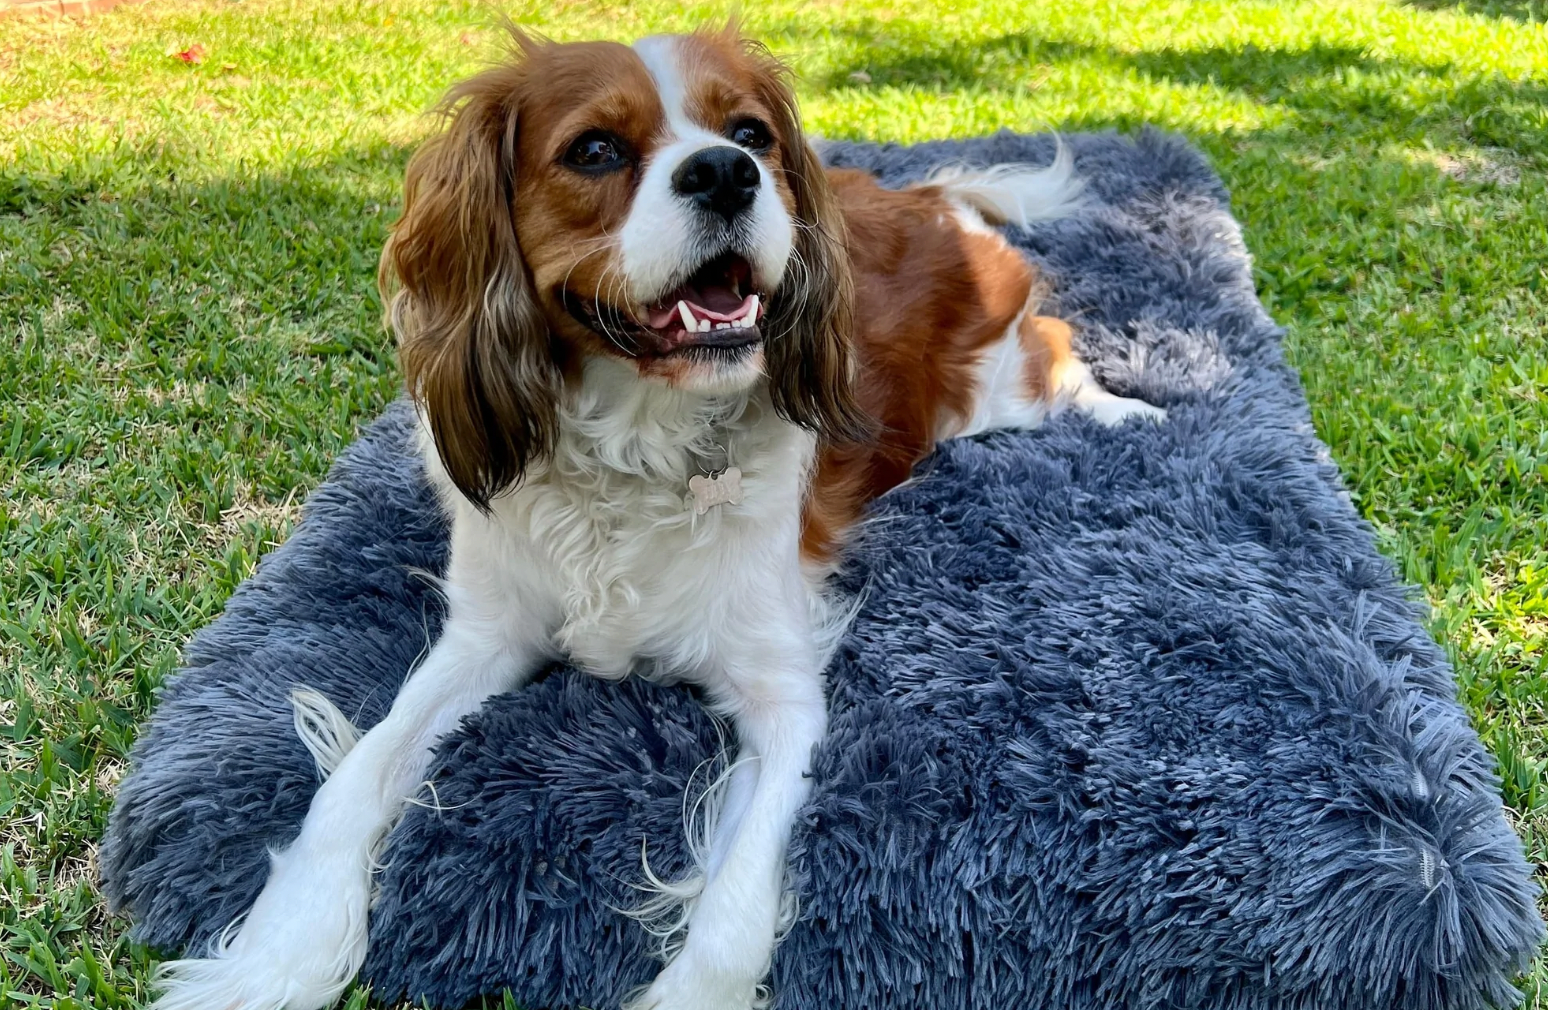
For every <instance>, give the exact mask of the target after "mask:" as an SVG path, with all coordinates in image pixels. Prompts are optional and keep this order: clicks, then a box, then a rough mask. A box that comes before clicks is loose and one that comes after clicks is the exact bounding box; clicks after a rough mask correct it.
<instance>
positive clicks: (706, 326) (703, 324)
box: [699, 319, 710, 333]
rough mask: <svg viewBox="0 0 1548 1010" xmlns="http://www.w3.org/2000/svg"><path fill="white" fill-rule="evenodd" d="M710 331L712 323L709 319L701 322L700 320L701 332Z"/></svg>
mask: <svg viewBox="0 0 1548 1010" xmlns="http://www.w3.org/2000/svg"><path fill="white" fill-rule="evenodd" d="M709 330H710V321H709V320H708V319H701V320H699V332H700V333H708V332H709Z"/></svg>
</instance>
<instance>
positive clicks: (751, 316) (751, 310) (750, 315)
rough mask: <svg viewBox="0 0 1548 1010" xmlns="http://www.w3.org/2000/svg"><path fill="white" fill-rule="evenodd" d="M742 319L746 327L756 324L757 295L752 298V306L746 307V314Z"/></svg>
mask: <svg viewBox="0 0 1548 1010" xmlns="http://www.w3.org/2000/svg"><path fill="white" fill-rule="evenodd" d="M742 318H743V319H745V320H747V325H748V326H751V325H752V324H753V323H756V322H757V321H758V296H757V295H753V296H752V304H751V305H749V306H747V314H746V315H744V316H743V317H742Z"/></svg>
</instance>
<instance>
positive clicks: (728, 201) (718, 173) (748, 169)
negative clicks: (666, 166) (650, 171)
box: [672, 147, 760, 221]
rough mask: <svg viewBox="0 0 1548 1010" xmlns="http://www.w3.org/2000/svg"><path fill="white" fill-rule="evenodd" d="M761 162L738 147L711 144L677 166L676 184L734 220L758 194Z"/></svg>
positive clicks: (692, 197)
mask: <svg viewBox="0 0 1548 1010" xmlns="http://www.w3.org/2000/svg"><path fill="white" fill-rule="evenodd" d="M759 180H760V176H759V175H758V163H757V162H756V161H753V160H752V158H750V157H749V156H748V155H747V152H746V151H739V150H737V149H736V148H734V147H707V148H705V149H704V150H702V151H700V152H698V153H697V154H695V155H694V156H693V157H691V158H689V159H687V160H686V161H684V162H683V163H682V164H681V165H679V166H677V171H676V172H675V173H674V174H673V175H672V188H673V189H675V190H676V191H677V192H678V193H680V194H681V195H683V196H685V197H687V198H688V199H689V200H692V201H693V202H694V203H696V204H698V205H699V206H700V207H703V208H704V209H705V210H712V211H714V212H715V213H716V214H719V215H720V216H721V217H723V218H725V219H726V220H727V221H730V220H732V219H733V218H735V217H736V216H737V215H738V214H740V213H741V212H742V211H744V210H746V209H747V208H748V207H749V206H751V205H752V202H753V198H754V197H756V196H757V195H758V182H759Z"/></svg>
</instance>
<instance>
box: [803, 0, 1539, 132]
mask: <svg viewBox="0 0 1548 1010" xmlns="http://www.w3.org/2000/svg"><path fill="white" fill-rule="evenodd" d="M1544 2H1548V0H1544ZM793 27H794V26H793V25H792V26H791V28H792V29H793ZM835 34H838V35H841V36H844V37H847V38H848V39H849V40H851V41H852V42H853V43H854V48H856V49H857V50H858V51H861V52H865V53H867V54H868V55H867V57H866V58H865V59H864V60H862V61H856V62H854V63H852V64H849V65H844V66H840V67H836V68H834V69H833V70H831V71H830V72H829V73H827V74H825V75H823V76H821V77H819V78H818V79H817V80H816V81H815V82H814V83H816V84H817V86H818V87H819V88H821V89H822V90H825V91H836V90H840V89H844V88H850V87H854V86H855V85H856V84H857V83H860V82H863V83H865V84H867V85H869V86H871V87H886V86H892V87H916V88H923V89H926V90H936V91H941V92H949V91H960V90H989V91H1012V90H1016V89H1025V88H1027V87H1029V86H1030V87H1036V83H1032V84H1030V85H1029V84H1028V80H1029V78H1031V79H1033V81H1034V82H1035V80H1036V78H1037V77H1038V76H1039V74H1038V68H1049V67H1051V66H1053V65H1055V64H1060V63H1085V64H1088V65H1093V66H1095V67H1096V68H1097V69H1099V70H1102V71H1105V72H1108V73H1113V74H1120V75H1122V74H1134V75H1139V76H1140V77H1141V78H1142V79H1143V80H1146V81H1150V82H1156V83H1165V84H1174V85H1184V86H1194V87H1205V86H1212V87H1218V88H1223V89H1226V90H1228V91H1231V92H1234V93H1236V94H1238V95H1240V96H1242V97H1245V98H1248V99H1250V100H1251V101H1253V102H1254V103H1257V104H1260V105H1275V106H1279V107H1281V108H1283V109H1285V110H1286V111H1289V112H1291V113H1292V114H1293V115H1292V118H1291V121H1290V124H1289V125H1287V126H1283V127H1270V128H1266V129H1263V130H1257V131H1250V132H1252V133H1254V134H1255V135H1261V136H1265V137H1268V136H1273V135H1278V136H1280V137H1283V138H1289V137H1295V136H1300V137H1304V138H1306V139H1309V140H1318V141H1320V140H1322V139H1326V138H1331V137H1338V138H1343V139H1349V140H1357V141H1358V140H1371V141H1387V140H1399V141H1406V140H1423V139H1425V138H1427V137H1430V136H1431V135H1432V134H1433V133H1434V132H1435V131H1436V128H1437V127H1443V128H1445V129H1446V130H1447V132H1452V133H1455V134H1456V135H1457V137H1458V138H1459V139H1461V140H1462V141H1464V142H1466V143H1470V144H1474V145H1477V146H1480V147H1496V148H1506V149H1509V150H1511V151H1514V152H1516V153H1518V154H1522V155H1548V86H1544V85H1543V84H1540V83H1535V82H1532V83H1519V82H1513V81H1510V80H1507V79H1506V78H1504V77H1501V76H1498V75H1495V76H1479V75H1462V74H1458V73H1456V72H1455V71H1454V70H1453V69H1452V67H1451V66H1450V65H1449V64H1445V63H1416V62H1411V61H1404V60H1389V59H1382V58H1378V57H1375V56H1372V55H1371V54H1370V53H1368V52H1366V51H1365V50H1363V49H1360V48H1358V47H1352V46H1338V45H1323V44H1318V45H1313V46H1309V47H1306V48H1302V49H1264V48H1259V47H1257V46H1252V45H1248V46H1242V47H1239V48H1223V47H1218V48H1206V49H1199V50H1161V51H1156V52H1127V51H1124V50H1120V49H1116V48H1113V47H1109V46H1094V45H1090V44H1087V43H1080V42H1070V41H1063V40H1057V39H1047V38H1042V37H1039V36H1037V35H1034V34H1032V33H1027V32H1023V33H1013V34H1007V35H1001V36H998V37H995V38H991V39H988V40H985V41H982V42H977V43H971V44H968V43H961V42H955V41H945V42H943V41H941V40H940V39H939V37H937V36H932V35H929V34H926V33H923V32H919V31H917V30H914V29H913V28H912V26H909V27H908V28H905V29H903V30H899V29H898V28H895V27H894V26H892V25H890V24H885V23H880V22H861V23H857V24H851V25H847V26H843V27H840V28H838V29H836V31H835ZM1139 125H1141V124H1140V122H1139V121H1138V120H1136V119H1134V118H1133V117H1130V116H1125V115H1118V116H1111V115H1104V114H1101V113H1095V114H1087V115H1085V116H1082V117H1080V118H1079V119H1077V120H1075V121H1067V122H1066V123H1064V124H1062V126H1063V127H1064V128H1067V129H1098V128H1103V127H1112V128H1117V129H1132V128H1135V127H1137V126H1139Z"/></svg>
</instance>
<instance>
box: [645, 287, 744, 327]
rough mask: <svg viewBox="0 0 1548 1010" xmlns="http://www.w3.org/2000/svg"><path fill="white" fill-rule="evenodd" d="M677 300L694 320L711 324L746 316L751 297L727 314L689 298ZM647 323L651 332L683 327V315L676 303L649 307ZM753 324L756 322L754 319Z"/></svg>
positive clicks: (727, 321)
mask: <svg viewBox="0 0 1548 1010" xmlns="http://www.w3.org/2000/svg"><path fill="white" fill-rule="evenodd" d="M679 300H680V301H684V302H687V303H688V309H689V311H691V312H692V313H693V318H695V319H708V320H709V321H710V322H713V323H729V322H730V321H731V320H733V319H740V318H742V317H743V316H745V315H747V310H748V309H749V308H751V307H752V300H753V296H752V295H748V296H747V297H746V298H743V299H742V304H740V305H738V306H737V307H736V308H734V309H732V310H731V311H729V312H716V311H715V310H714V309H707V308H705V307H704V306H702V305H700V304H699V303H698V302H696V301H693V300H692V299H691V298H683V299H679ZM649 322H650V328H651V329H653V330H664V329H667V328H669V327H671V326H673V325H674V324H675V325H677V326H681V325H683V314H682V313H681V312H679V311H678V309H677V301H673V302H672V304H671V305H667V306H651V308H650V310H649ZM753 322H757V320H756V319H755V320H753Z"/></svg>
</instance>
